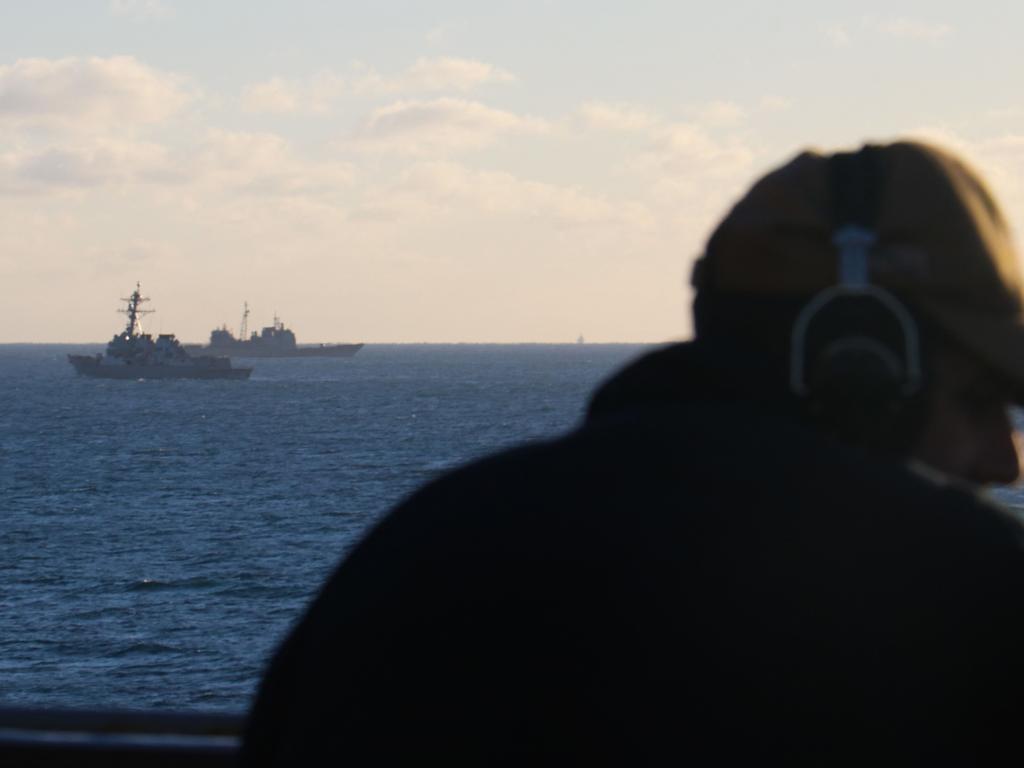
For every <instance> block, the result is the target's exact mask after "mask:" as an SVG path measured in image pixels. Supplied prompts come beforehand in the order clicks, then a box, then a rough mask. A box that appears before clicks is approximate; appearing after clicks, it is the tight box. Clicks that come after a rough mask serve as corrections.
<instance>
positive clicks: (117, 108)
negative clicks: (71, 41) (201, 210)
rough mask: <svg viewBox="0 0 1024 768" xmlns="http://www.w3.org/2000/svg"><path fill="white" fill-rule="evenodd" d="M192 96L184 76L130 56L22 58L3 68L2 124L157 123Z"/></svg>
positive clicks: (0, 92)
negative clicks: (184, 86)
mask: <svg viewBox="0 0 1024 768" xmlns="http://www.w3.org/2000/svg"><path fill="white" fill-rule="evenodd" d="M189 98H190V96H189V94H187V93H186V92H185V90H184V89H183V87H182V84H181V82H180V80H179V78H177V77H175V76H173V75H168V74H165V73H161V72H158V71H156V70H154V69H151V68H149V67H147V66H145V65H144V64H141V63H140V62H138V61H137V60H136V59H134V58H132V57H130V56H114V57H111V58H107V59H102V58H95V57H93V58H88V59H83V58H66V59H20V60H19V61H17V62H15V63H14V64H12V65H9V66H0V122H3V121H14V122H39V121H46V122H49V123H50V124H53V123H54V122H56V123H60V124H62V125H63V126H64V127H72V126H74V127H80V128H92V127H95V125H96V124H97V123H100V124H104V125H105V126H107V127H110V128H113V127H118V126H122V127H124V126H127V125H131V124H137V123H156V122H160V121H162V120H164V119H166V118H167V117H169V116H170V115H172V114H174V113H175V112H176V111H178V110H179V109H180V108H181V107H182V106H183V105H184V104H185V103H186V102H188V100H189Z"/></svg>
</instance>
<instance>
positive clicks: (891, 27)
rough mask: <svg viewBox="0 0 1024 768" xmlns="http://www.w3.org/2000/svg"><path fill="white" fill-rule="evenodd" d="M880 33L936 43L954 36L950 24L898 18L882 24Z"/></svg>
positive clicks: (880, 24) (879, 26) (879, 27)
mask: <svg viewBox="0 0 1024 768" xmlns="http://www.w3.org/2000/svg"><path fill="white" fill-rule="evenodd" d="M878 31H879V32H881V33H882V34H885V35H889V36H891V37H898V38H901V39H904V40H925V41H928V42H933V43H934V42H938V41H940V40H944V39H945V38H947V37H949V36H950V35H951V34H953V27H952V26H951V25H949V24H942V23H935V22H926V21H920V20H917V19H908V18H898V19H890V20H888V21H883V22H880V23H879V25H878Z"/></svg>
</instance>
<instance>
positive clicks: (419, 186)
mask: <svg viewBox="0 0 1024 768" xmlns="http://www.w3.org/2000/svg"><path fill="white" fill-rule="evenodd" d="M438 215H457V216H460V217H466V216H469V217H471V218H472V217H474V216H495V217H504V218H531V219H543V220H548V221H549V222H551V223H553V224H555V225H557V226H563V227H565V226H578V225H588V226H601V225H622V224H626V225H629V226H633V227H640V228H646V227H650V226H651V225H652V219H651V216H650V214H649V213H648V212H647V211H646V209H645V208H643V206H641V205H639V204H636V203H627V204H622V203H621V202H617V201H611V200H608V199H605V198H603V197H601V196H599V195H595V194H593V193H590V192H587V191H586V190H583V189H581V188H579V187H565V186H559V185H555V184H548V183H543V182H537V181H530V180H526V179H521V178H518V177H516V176H514V175H513V174H511V173H507V172H504V171H481V170H476V169H471V168H467V167H465V166H462V165H458V164H455V163H451V162H421V163H417V164H415V165H413V166H411V167H410V168H409V169H408V170H407V171H405V172H404V173H403V174H402V176H401V178H400V179H399V180H398V182H397V183H396V184H394V185H389V186H387V187H386V188H382V189H379V190H377V192H376V193H375V194H374V195H372V196H370V197H369V198H368V199H367V200H366V202H365V205H364V206H363V207H362V208H361V209H359V210H358V211H356V212H355V214H354V217H355V218H362V219H372V218H376V219H384V220H393V219H397V218H409V217H412V218H417V217H418V218H424V219H434V218H435V217H436V216H438Z"/></svg>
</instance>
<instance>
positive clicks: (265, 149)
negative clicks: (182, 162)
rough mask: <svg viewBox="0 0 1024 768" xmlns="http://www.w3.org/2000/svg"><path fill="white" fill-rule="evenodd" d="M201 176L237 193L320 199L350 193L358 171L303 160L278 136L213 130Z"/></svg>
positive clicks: (343, 165) (202, 158) (344, 165)
mask: <svg viewBox="0 0 1024 768" xmlns="http://www.w3.org/2000/svg"><path fill="white" fill-rule="evenodd" d="M198 175H199V177H200V178H201V179H202V180H204V181H205V182H206V183H211V184H213V185H214V186H217V187H221V188H230V189H231V190H232V191H233V192H248V193H251V194H259V195H278V196H318V195H323V194H329V193H331V192H335V191H337V190H339V189H343V188H346V187H348V186H349V185H350V184H351V183H352V179H353V177H354V171H353V168H352V166H351V165H350V164H348V163H343V162H338V161H324V160H316V161H312V160H305V159H303V158H300V157H299V156H297V155H296V154H295V152H294V150H293V149H292V146H291V144H289V143H288V142H287V141H286V140H285V139H283V138H281V137H280V136H277V135H275V134H271V133H239V132H230V131H222V130H211V131H210V132H209V133H208V135H207V137H206V140H205V143H204V146H203V149H202V151H201V153H200V162H199V168H198Z"/></svg>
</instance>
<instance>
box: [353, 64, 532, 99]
mask: <svg viewBox="0 0 1024 768" xmlns="http://www.w3.org/2000/svg"><path fill="white" fill-rule="evenodd" d="M515 79H516V78H515V76H514V75H512V74H511V73H510V72H506V71H504V70H502V69H499V68H497V67H495V66H492V65H491V64H487V63H485V62H482V61H475V60H473V59H460V58H455V57H451V56H441V57H436V58H420V59H417V60H416V62H415V63H414V64H413V65H412V66H411V67H409V68H408V69H407V70H406V71H405V72H402V73H400V74H398V75H393V76H388V75H382V74H380V73H378V72H376V71H374V70H373V69H370V68H364V69H363V72H362V73H361V74H360V75H359V76H358V77H357V78H356V79H355V84H354V88H355V90H356V91H357V92H364V93H365V92H370V93H396V92H417V91H420V92H422V91H461V92H466V91H471V90H473V89H474V88H477V87H479V86H482V85H486V84H488V83H511V82H514V81H515Z"/></svg>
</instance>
